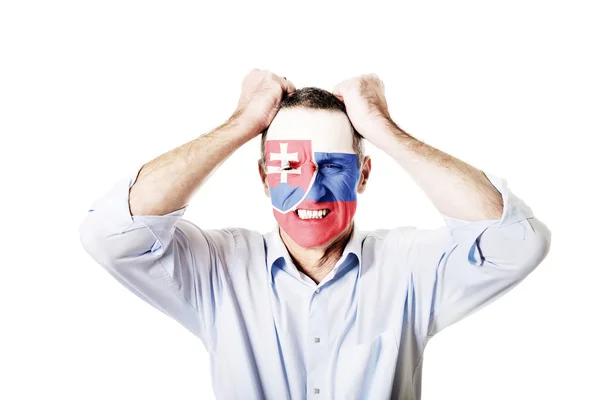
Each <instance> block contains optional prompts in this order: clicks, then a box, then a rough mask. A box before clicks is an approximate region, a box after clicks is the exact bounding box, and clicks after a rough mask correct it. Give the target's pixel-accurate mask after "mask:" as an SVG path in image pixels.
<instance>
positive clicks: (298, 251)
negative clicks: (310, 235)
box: [279, 222, 354, 284]
mask: <svg viewBox="0 0 600 400" xmlns="http://www.w3.org/2000/svg"><path fill="white" fill-rule="evenodd" d="M353 227H354V222H352V223H350V224H349V225H348V227H347V228H346V229H345V230H344V231H342V232H341V233H340V234H339V235H338V236H336V237H335V238H333V239H332V240H331V241H329V242H328V243H325V244H324V245H322V246H315V247H308V248H306V247H301V246H299V245H298V244H297V243H296V242H294V241H293V240H292V238H291V237H289V236H288V234H287V233H285V231H283V230H282V229H279V234H280V236H281V239H282V240H283V243H284V244H285V247H287V249H288V252H289V253H290V256H291V257H292V261H293V262H294V264H295V265H296V268H298V270H300V271H302V272H304V273H305V274H306V275H307V276H308V277H310V278H311V279H312V280H313V281H315V283H317V284H319V283H320V282H321V281H322V280H323V278H325V276H327V274H328V273H329V272H330V271H331V270H332V269H333V267H334V266H335V264H336V263H337V262H338V261H339V259H340V257H341V256H342V254H343V252H344V248H345V247H346V244H348V241H349V240H350V236H352V230H353Z"/></svg>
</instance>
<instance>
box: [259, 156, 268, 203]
mask: <svg viewBox="0 0 600 400" xmlns="http://www.w3.org/2000/svg"><path fill="white" fill-rule="evenodd" d="M258 173H259V175H260V181H261V182H262V185H263V190H264V191H265V194H266V195H267V197H271V192H270V191H269V183H268V182H267V174H266V172H265V169H264V168H263V164H262V162H261V160H258Z"/></svg>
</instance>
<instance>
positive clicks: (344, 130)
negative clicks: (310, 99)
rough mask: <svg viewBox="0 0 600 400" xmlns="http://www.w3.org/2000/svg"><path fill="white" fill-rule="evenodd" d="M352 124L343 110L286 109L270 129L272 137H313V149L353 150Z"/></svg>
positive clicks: (272, 123)
mask: <svg viewBox="0 0 600 400" xmlns="http://www.w3.org/2000/svg"><path fill="white" fill-rule="evenodd" d="M352 135H353V131H352V125H351V124H350V121H349V120H348V117H346V114H344V113H343V112H341V111H329V110H311V109H305V108H300V107H298V108H290V109H283V110H281V111H279V112H278V113H277V115H276V116H275V118H274V119H273V121H272V122H271V125H270V126H269V131H268V133H267V141H269V140H310V141H311V143H312V150H313V151H314V152H335V153H354V149H353V148H352V139H353V136H352Z"/></svg>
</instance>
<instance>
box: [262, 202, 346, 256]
mask: <svg viewBox="0 0 600 400" xmlns="http://www.w3.org/2000/svg"><path fill="white" fill-rule="evenodd" d="M297 209H299V210H323V209H328V210H329V213H328V214H327V216H325V217H324V218H321V219H301V218H300V217H299V216H298V215H297V214H296V213H295V212H293V211H290V212H288V213H286V214H282V213H280V212H279V211H277V210H273V214H274V215H275V219H276V220H277V222H278V223H279V226H280V227H281V229H283V230H284V231H285V233H287V234H288V236H289V237H291V238H292V240H293V241H294V242H296V244H298V245H299V246H302V247H305V248H307V247H315V246H322V245H324V244H326V243H328V242H330V241H331V240H333V239H334V238H336V237H337V236H338V235H339V234H340V233H342V232H343V231H344V230H345V229H346V228H347V227H348V225H349V224H350V222H351V221H352V219H353V218H354V214H355V213H356V201H348V202H342V201H336V202H326V203H322V202H316V201H313V200H304V201H302V202H301V203H300V204H299V205H298V207H297Z"/></svg>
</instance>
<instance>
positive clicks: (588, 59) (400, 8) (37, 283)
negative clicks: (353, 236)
mask: <svg viewBox="0 0 600 400" xmlns="http://www.w3.org/2000/svg"><path fill="white" fill-rule="evenodd" d="M201 3H202V4H201ZM410 3H411V4H410V5H408V4H406V2H389V4H387V5H384V4H378V2H374V1H364V2H362V3H360V4H354V3H350V2H338V3H337V4H336V3H334V2H332V1H317V2H312V1H302V2H293V3H291V2H265V1H260V2H241V1H240V2H239V3H231V2H210V3H209V2H197V1H196V2H192V1H185V2H184V1H173V2H166V1H164V2H157V1H129V0H127V1H125V0H119V1H106V0H105V1H103V2H92V1H85V2H83V1H52V2H49V1H38V2H34V1H25V0H20V1H5V2H2V5H0V69H1V73H0V134H1V141H0V167H1V171H2V172H1V173H2V175H1V176H2V185H1V191H2V195H1V196H0V202H1V212H2V213H1V217H0V218H1V221H2V229H1V231H0V235H1V242H0V246H1V247H0V251H1V255H0V263H1V267H2V275H1V276H0V311H1V313H0V326H1V328H0V398H2V399H47V398H57V399H58V398H60V399H165V398H169V399H210V398H213V397H212V389H211V382H210V370H209V362H208V357H207V354H206V352H205V350H204V348H203V346H202V344H201V342H200V341H199V340H197V339H195V338H194V337H193V336H192V335H191V334H190V333H188V332H187V331H186V330H185V329H183V328H182V327H180V326H179V325H177V323H176V322H174V321H172V320H170V319H169V318H168V317H166V316H165V315H163V314H161V313H160V312H159V311H156V310H154V309H152V308H151V307H150V306H148V305H147V304H145V303H144V302H143V301H142V300H140V299H138V298H137V297H135V296H134V295H133V294H131V293H129V292H127V291H126V290H125V289H124V288H122V287H121V286H120V285H119V284H118V283H117V282H116V281H114V280H113V279H112V278H111V277H110V276H109V275H108V274H107V273H106V272H105V271H104V270H102V268H101V267H100V266H99V265H97V264H95V262H94V261H93V260H92V259H91V258H90V257H89V256H88V255H87V253H85V251H84V250H83V248H82V247H81V245H80V242H79V237H78V234H77V227H78V226H79V224H80V223H81V222H82V221H83V219H84V217H85V216H86V213H87V210H88V207H89V206H90V205H91V203H92V201H93V200H95V199H96V198H97V197H99V196H101V195H102V194H104V193H105V192H106V191H107V190H108V189H109V188H110V187H112V185H113V184H114V182H116V180H117V179H119V178H120V177H122V176H124V174H126V173H127V172H129V171H131V169H132V168H134V167H136V166H137V165H140V164H141V163H144V162H147V161H149V160H151V159H152V158H154V157H156V156H158V155H160V154H162V153H163V152H166V151H168V150H170V149H172V148H174V147H176V146H178V145H180V144H183V143H185V142H187V141H189V140H192V139H193V138H194V137H196V136H198V135H200V134H202V133H205V132H208V131H210V130H211V129H213V128H215V127H216V126H218V125H220V124H221V123H222V122H224V121H225V120H226V119H227V118H228V117H229V116H230V115H231V113H232V112H233V110H234V108H235V106H236V104H237V99H238V95H239V89H240V83H241V81H242V79H243V77H244V75H245V74H246V73H247V72H248V71H249V70H250V69H251V68H254V67H256V68H260V69H268V70H271V71H273V72H275V73H277V74H279V75H282V76H286V77H287V78H288V79H290V80H292V81H293V82H294V83H295V84H296V86H297V87H304V86H317V87H321V88H324V89H328V90H331V89H332V88H333V86H334V85H335V84H336V83H338V82H339V81H341V80H344V79H347V78H350V77H352V76H355V75H359V74H366V73H370V72H375V73H377V74H378V75H379V76H380V77H381V78H382V79H383V81H384V82H385V84H386V90H387V92H386V93H387V98H388V103H389V106H390V110H391V113H392V116H393V118H394V119H395V120H396V122H397V123H398V124H399V125H400V126H401V127H402V128H403V129H405V130H407V131H408V132H410V133H411V134H413V135H414V136H416V137H417V138H419V139H421V140H423V141H425V142H427V143H428V144H430V145H432V146H434V147H437V148H439V149H441V150H444V151H446V152H448V153H450V154H452V155H454V156H456V157H458V158H460V159H462V160H464V161H466V162H468V163H470V164H472V165H474V166H476V167H478V168H480V169H482V170H484V171H486V172H491V173H493V174H496V175H498V176H500V177H503V178H506V179H507V181H508V184H509V187H510V188H511V189H512V190H513V192H514V193H515V194H516V195H517V196H519V197H520V198H522V199H524V200H525V202H526V203H527V204H528V205H529V206H531V207H532V209H533V210H534V213H535V214H536V216H537V217H538V218H539V219H540V220H542V221H543V222H545V223H546V224H547V225H548V227H549V228H550V229H551V231H552V247H551V250H550V254H549V255H548V257H547V258H546V259H545V260H544V262H543V263H542V264H541V265H540V266H539V268H538V269H536V270H535V271H534V272H533V273H532V274H531V275H530V276H529V277H528V278H527V279H526V280H525V281H524V282H523V283H522V284H521V285H519V286H518V287H517V288H516V289H514V290H513V291H512V292H510V293H509V294H507V295H506V296H504V297H503V298H501V299H500V300H498V301H497V302H496V303H494V304H492V305H491V306H489V307H487V308H486V309H484V310H482V311H480V312H478V313H476V314H475V315H473V316H471V317H468V318H467V319H465V320H463V321H462V322H460V323H458V324H456V325H454V326H452V327H450V328H448V329H447V330H445V331H443V332H442V333H440V334H439V335H438V336H436V337H435V338H434V339H433V340H432V341H430V343H429V346H428V348H427V350H426V353H425V363H424V371H423V374H424V376H423V399H424V400H435V399H461V400H468V399H477V400H479V399H534V398H535V399H566V398H569V399H597V398H600V389H599V388H598V384H597V382H598V376H597V375H598V371H599V369H598V358H599V357H600V349H599V345H598V338H599V337H600V329H599V328H598V319H599V318H598V304H599V302H598V297H599V296H598V291H599V290H598V278H600V273H599V272H598V268H599V266H600V265H599V264H600V263H599V262H598V257H597V251H598V244H597V240H598V238H599V237H598V236H599V235H598V233H597V226H598V223H599V222H600V221H599V219H598V201H597V196H596V194H597V184H598V172H600V168H599V167H598V158H599V157H598V147H597V143H598V141H597V136H598V133H599V131H600V129H599V123H598V117H599V110H600V104H599V92H600V91H599V89H600V84H599V74H598V71H600V63H599V61H598V56H599V52H598V49H599V48H600V46H599V43H598V39H597V38H599V37H600V29H599V24H598V23H597V21H598V18H599V14H598V13H597V12H596V11H595V10H593V9H592V6H593V4H594V2H592V1H589V2H584V1H562V2H554V1H531V0H519V1H503V2H493V3H492V2H476V1H453V2H441V1H440V2H431V1H419V2H417V1H412V2H410ZM258 148H259V143H258V140H257V139H255V140H254V141H252V142H250V143H248V144H247V145H245V146H244V147H243V148H242V149H240V150H239V151H238V152H237V153H236V154H234V155H233V156H232V157H231V158H230V159H229V160H228V161H227V162H226V163H225V164H224V165H223V167H222V168H221V169H220V170H218V172H217V173H215V175H214V176H213V177H212V178H211V180H210V181H209V182H208V183H207V184H206V185H205V187H203V188H202V189H201V190H200V191H199V192H198V194H197V196H196V197H195V198H194V199H193V201H192V203H191V205H190V206H189V208H188V211H187V213H186V216H185V218H187V219H189V220H192V221H194V222H195V223H197V224H198V225H201V226H202V227H206V228H219V227H225V226H242V227H246V228H253V229H257V230H259V231H265V230H268V229H270V228H271V227H272V226H273V223H274V220H273V217H272V214H271V212H270V203H269V200H268V199H267V198H266V197H265V196H264V194H263V193H262V191H261V187H260V183H259V179H258V174H257V172H256V167H255V161H256V159H257V158H258V154H259V153H258ZM368 150H369V153H370V154H371V155H372V157H373V173H372V179H371V180H370V183H369V187H368V188H367V192H366V193H365V194H364V195H362V196H361V197H360V198H359V208H358V212H357V216H356V219H357V223H358V224H359V226H360V227H361V228H362V229H373V228H384V227H389V228H391V227H394V226H397V225H414V226H417V227H423V228H428V227H436V226H440V224H443V220H442V219H441V217H440V216H439V214H438V213H437V211H436V209H435V208H434V207H433V205H432V203H431V202H430V201H429V200H428V199H427V197H426V196H425V195H424V194H423V193H422V192H421V191H420V190H419V189H418V187H417V186H416V184H415V183H414V182H413V181H412V180H411V179H410V178H409V177H408V176H407V175H406V174H405V173H404V171H403V170H402V169H401V168H400V167H399V166H398V165H396V164H395V163H394V162H393V160H391V159H390V158H389V157H388V156H386V155H385V154H383V153H382V152H381V151H379V150H377V149H375V148H372V147H368ZM231 182H235V190H234V189H228V188H232V187H234V185H232V184H231Z"/></svg>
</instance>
